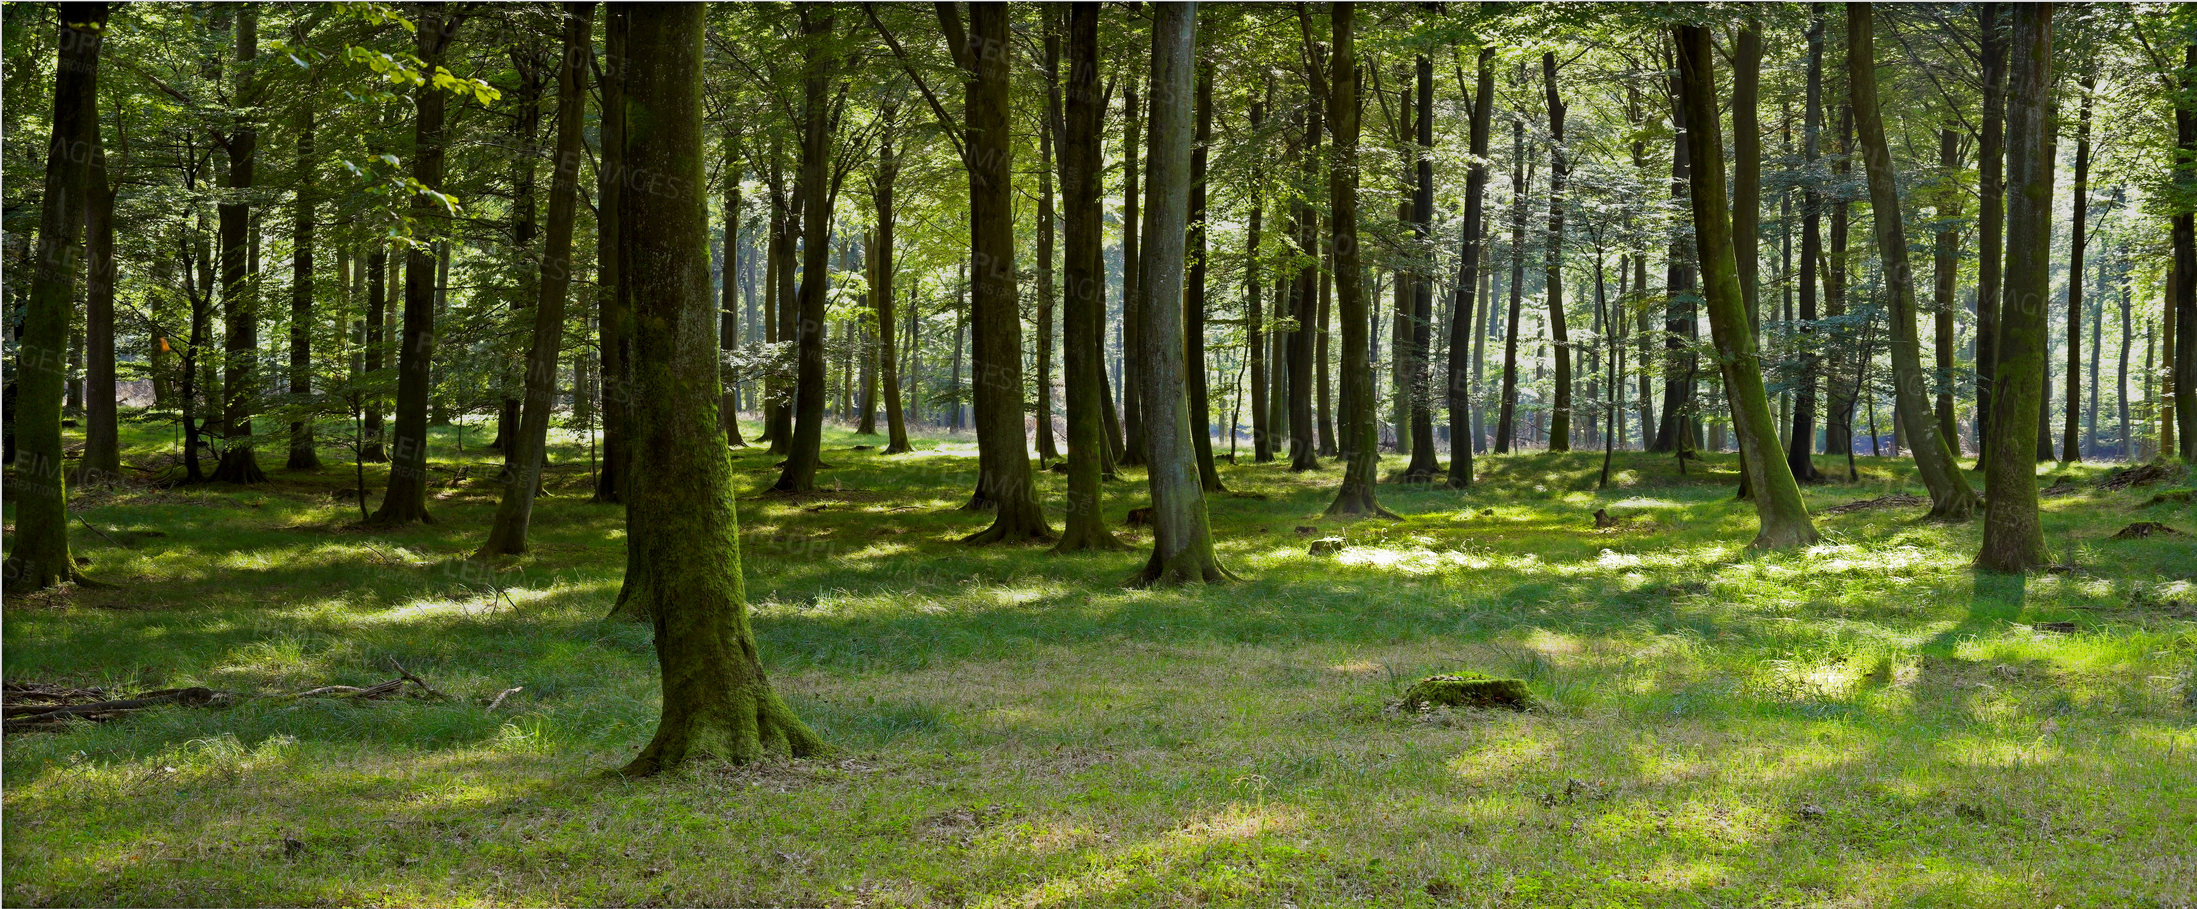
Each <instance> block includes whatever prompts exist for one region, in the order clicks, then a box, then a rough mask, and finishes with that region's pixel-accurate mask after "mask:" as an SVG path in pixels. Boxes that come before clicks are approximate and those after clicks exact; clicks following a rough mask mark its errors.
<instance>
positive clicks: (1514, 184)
mask: <svg viewBox="0 0 2197 909" xmlns="http://www.w3.org/2000/svg"><path fill="white" fill-rule="evenodd" d="M1510 149H1511V155H1510V203H1511V222H1510V317H1509V318H1508V319H1507V320H1505V322H1504V323H1503V325H1504V327H1503V395H1502V397H1501V398H1500V399H1498V400H1499V402H1500V403H1499V408H1500V409H1499V410H1498V416H1497V417H1496V418H1495V453H1496V454H1509V453H1510V446H1511V443H1512V442H1513V441H1514V440H1515V436H1516V435H1517V421H1518V417H1517V412H1518V311H1519V309H1520V308H1521V307H1522V306H1523V305H1524V302H1525V286H1526V123H1525V121H1524V120H1512V121H1511V140H1510Z"/></svg>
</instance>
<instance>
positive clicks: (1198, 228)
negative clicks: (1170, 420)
mask: <svg viewBox="0 0 2197 909" xmlns="http://www.w3.org/2000/svg"><path fill="white" fill-rule="evenodd" d="M1193 7H1194V5H1193ZM1190 15H1191V16H1192V18H1195V16H1196V11H1195V9H1194V8H1193V9H1192V11H1191V13H1190ZM1195 100H1196V107H1197V114H1196V121H1197V134H1196V137H1195V141H1194V142H1193V143H1192V150H1191V152H1190V190H1189V193H1190V195H1189V205H1190V210H1189V219H1190V224H1189V227H1188V230H1189V240H1188V243H1189V247H1190V249H1189V251H1188V253H1187V255H1188V256H1189V257H1190V258H1189V267H1190V275H1189V279H1188V281H1189V283H1188V285H1187V286H1185V287H1184V288H1183V295H1182V300H1183V305H1182V325H1181V331H1180V333H1181V335H1182V345H1181V346H1182V350H1183V355H1184V365H1183V373H1182V380H1183V382H1184V383H1185V384H1184V388H1183V390H1184V391H1185V392H1187V397H1188V403H1189V405H1190V416H1189V419H1190V449H1191V453H1192V454H1194V455H1196V457H1197V469H1198V482H1199V484H1200V485H1201V486H1203V487H1204V490H1205V491H1206V492H1224V491H1226V490H1225V489H1224V488H1223V487H1222V486H1221V474H1220V469H1219V468H1218V467H1217V466H1215V465H1214V463H1213V407H1212V400H1211V393H1210V391H1209V390H1208V388H1207V381H1208V380H1207V373H1206V368H1205V305H1206V304H1205V273H1206V269H1205V159H1206V150H1207V148H1208V147H1210V146H1211V145H1212V144H1213V71H1212V67H1211V66H1210V64H1200V65H1199V66H1198V74H1197V89H1196V99H1195ZM1156 242H1157V238H1154V243H1155V244H1156ZM1142 271H1143V273H1144V274H1147V275H1149V274H1151V273H1152V272H1151V270H1150V269H1142ZM1153 299H1155V300H1157V299H1163V298H1159V297H1154V298H1153ZM1140 308H1143V309H1145V311H1150V308H1149V307H1140ZM1150 384H1151V383H1149V382H1147V383H1146V387H1150ZM1146 400H1148V401H1151V402H1152V403H1153V407H1154V409H1155V410H1156V409H1158V400H1159V399H1155V398H1151V397H1147V398H1146ZM1230 433H1231V434H1233V433H1234V429H1233V428H1231V429H1230Z"/></svg>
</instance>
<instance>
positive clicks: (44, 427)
mask: <svg viewBox="0 0 2197 909" xmlns="http://www.w3.org/2000/svg"><path fill="white" fill-rule="evenodd" d="M60 19H61V30H60V54H59V63H58V65H57V67H56V68H55V74H54V89H53V137H52V139H51V140H50V143H49V144H48V145H47V147H46V180H45V195H44V196H43V200H44V204H43V205H41V206H40V209H39V217H38V241H37V242H38V252H37V258H36V259H35V260H34V261H33V262H32V263H31V267H32V272H31V287H30V299H29V300H28V302H27V303H26V304H25V305H24V307H23V321H22V326H21V328H20V329H19V333H18V334H17V335H16V343H17V347H16V375H15V381H16V389H15V390H16V398H15V400H14V401H13V402H11V405H12V406H10V407H9V408H8V410H9V411H10V412H12V413H13V414H14V417H15V427H16V429H15V432H16V438H15V455H16V457H15V462H14V465H13V469H14V476H13V477H12V478H10V479H9V481H8V492H9V494H10V495H11V496H13V497H14V499H15V533H14V536H13V538H12V539H10V540H9V541H8V543H9V546H8V556H7V566H6V576H7V582H8V583H7V586H8V589H9V590H10V591H13V592H21V591H27V590H44V589H45V588H48V587H52V586H55V585H58V584H62V583H66V582H69V581H81V580H83V579H84V578H83V575H82V574H81V573H80V572H78V571H77V570H76V562H75V560H74V559H73V558H72V557H71V556H70V554H69V512H68V490H67V482H66V480H65V479H64V478H63V476H62V460H61V459H62V451H61V399H62V396H63V390H62V387H61V386H62V383H63V381H64V380H65V378H66V376H65V375H64V373H63V361H62V358H61V357H60V356H59V354H60V353H61V350H62V345H64V344H67V343H68V332H69V316H70V310H71V309H72V308H73V303H74V298H75V296H76V243H77V240H78V238H79V237H81V236H82V233H83V230H84V212H85V207H86V201H87V200H86V196H87V193H86V191H85V190H86V186H87V185H88V184H89V183H90V180H91V165H92V159H91V155H89V154H86V153H85V152H86V151H88V150H89V149H91V148H92V144H93V142H94V141H95V139H94V137H95V136H96V135H97V134H98V130H99V111H98V94H99V46H100V44H101V43H102V40H103V38H104V36H105V34H106V29H107V4H104V3H66V4H62V5H61V8H60ZM110 397H111V393H110Z"/></svg>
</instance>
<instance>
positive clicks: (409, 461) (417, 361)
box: [370, 3, 460, 526]
mask: <svg viewBox="0 0 2197 909" xmlns="http://www.w3.org/2000/svg"><path fill="white" fill-rule="evenodd" d="M448 12H449V11H448V9H447V5H446V4H443V3H428V4H425V5H423V6H422V7H421V9H420V23H419V41H418V53H419V57H420V59H421V60H422V61H425V64H426V67H427V68H428V69H429V70H430V71H432V70H433V69H434V67H436V66H438V65H440V64H441V63H442V59H443V52H444V51H445V50H447V49H448V48H449V47H450V40H451V38H452V36H454V35H456V34H457V31H458V23H459V21H460V18H459V17H453V16H449V15H447V14H448ZM449 97H450V95H449V93H448V92H446V91H443V90H442V89H440V88H437V87H435V86H434V85H433V84H432V83H430V84H428V85H424V86H421V87H419V88H417V89H414V90H413V105H414V109H415V111H416V115H417V118H418V119H417V120H416V121H415V123H414V133H413V142H414V144H413V160H412V179H414V180H416V181H418V183H419V185H420V187H422V188H423V189H424V190H439V189H441V188H442V175H443V152H444V146H443V140H444V136H443V111H444V104H445V101H446V100H447V99H448V98H449ZM443 211H444V209H443V206H442V203H441V202H440V201H438V200H436V199H435V198H434V197H433V196H429V195H428V194H427V193H426V192H420V193H415V194H414V195H413V197H412V219H413V223H415V224H419V225H423V226H430V227H431V226H434V225H439V224H441V223H442V222H443V221H444V220H445V216H444V215H443V214H442V212H443ZM435 264H436V263H435V256H434V254H433V253H432V252H431V251H429V250H428V249H427V248H426V247H424V246H414V247H412V249H411V250H410V251H409V252H407V253H406V254H405V262H404V334H403V342H402V345H403V346H402V347H400V348H399V349H398V351H397V425H396V432H395V435H394V437H393V438H394V440H395V449H396V450H395V451H394V452H393V453H392V455H391V458H390V464H389V491H388V493H387V494H386V495H384V496H383V497H382V500H381V508H380V509H378V510H376V511H375V512H374V515H373V517H372V519H371V521H370V522H371V523H374V524H379V525H383V526H395V525H402V524H410V523H413V522H415V521H417V522H422V523H432V520H433V519H432V518H430V517H428V514H427V395H428V391H429V384H430V383H429V378H430V375H429V369H430V367H431V365H432V363H433V361H434V353H435V296H436V294H435V288H436V278H435Z"/></svg>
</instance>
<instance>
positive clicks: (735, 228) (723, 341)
mask: <svg viewBox="0 0 2197 909" xmlns="http://www.w3.org/2000/svg"><path fill="white" fill-rule="evenodd" d="M740 139H741V136H740V124H739V123H737V122H731V123H727V124H726V125H725V143H724V153H725V159H724V163H723V164H722V168H723V176H722V179H723V180H724V191H725V254H724V261H725V265H724V271H723V273H722V277H721V279H720V280H721V283H722V289H721V290H720V297H719V299H720V303H719V304H718V310H719V314H718V325H717V349H718V350H719V351H722V352H724V353H731V352H733V351H735V350H738V349H740V281H739V279H738V275H739V274H740V249H741V247H742V245H743V244H741V242H740V215H741V210H740V202H741V199H740V163H741V154H740V151H741V149H740ZM727 378H728V379H730V378H731V377H729V376H728V377H727ZM723 396H724V401H723V403H722V404H721V405H720V410H721V411H722V413H721V414H720V416H721V417H722V418H723V419H724V423H725V446H726V447H727V448H746V447H747V444H748V442H747V440H746V439H743V438H741V437H740V388H739V386H738V385H734V384H727V385H726V386H725V390H724V395H723Z"/></svg>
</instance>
